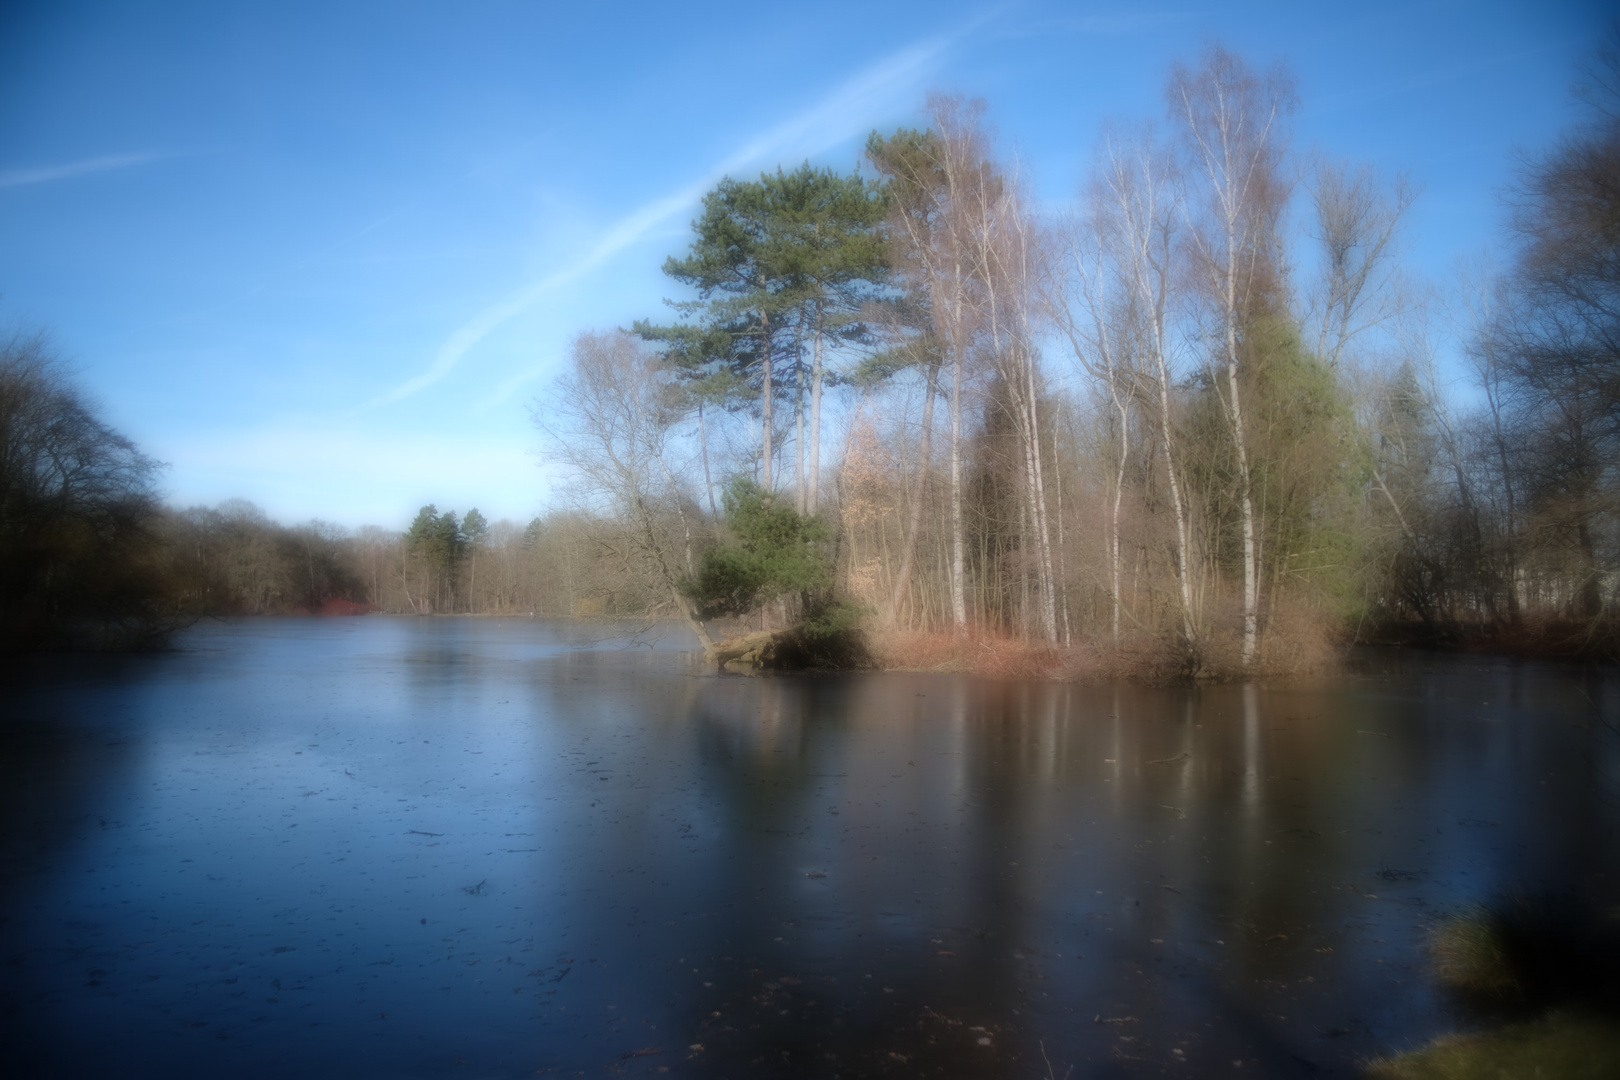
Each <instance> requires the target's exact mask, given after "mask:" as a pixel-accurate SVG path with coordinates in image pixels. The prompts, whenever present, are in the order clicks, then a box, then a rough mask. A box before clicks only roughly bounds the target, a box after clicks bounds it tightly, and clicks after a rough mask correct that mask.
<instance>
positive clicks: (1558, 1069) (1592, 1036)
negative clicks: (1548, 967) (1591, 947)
mask: <svg viewBox="0 0 1620 1080" xmlns="http://www.w3.org/2000/svg"><path fill="white" fill-rule="evenodd" d="M1365 1075H1366V1077H1367V1080H1613V1078H1614V1077H1617V1076H1620V1026H1617V1025H1616V1024H1615V1022H1614V1021H1613V1019H1611V1018H1609V1017H1603V1016H1594V1015H1591V1014H1585V1013H1573V1012H1554V1013H1549V1014H1548V1015H1547V1016H1545V1017H1543V1018H1542V1019H1540V1020H1533V1021H1531V1022H1529V1023H1524V1024H1513V1025H1511V1026H1509V1027H1505V1028H1501V1029H1500V1030H1497V1031H1481V1032H1473V1033H1468V1034H1460V1035H1447V1036H1444V1037H1443V1038H1439V1039H1436V1040H1434V1041H1433V1042H1432V1043H1430V1044H1429V1045H1427V1046H1425V1047H1423V1048H1422V1049H1420V1050H1414V1051H1412V1052H1411V1053H1407V1054H1401V1055H1399V1056H1397V1057H1392V1058H1384V1059H1382V1060H1379V1061H1374V1062H1372V1063H1371V1064H1369V1065H1368V1066H1367V1070H1366V1074H1365Z"/></svg>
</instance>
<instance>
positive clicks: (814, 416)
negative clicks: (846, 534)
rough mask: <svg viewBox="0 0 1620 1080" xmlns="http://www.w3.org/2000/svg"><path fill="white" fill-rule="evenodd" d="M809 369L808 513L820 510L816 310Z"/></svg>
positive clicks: (818, 326)
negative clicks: (813, 340) (814, 336)
mask: <svg viewBox="0 0 1620 1080" xmlns="http://www.w3.org/2000/svg"><path fill="white" fill-rule="evenodd" d="M813 348H814V352H813V354H812V357H813V358H812V360H811V365H812V366H811V369H810V512H811V513H812V514H814V513H818V512H819V511H820V510H821V501H820V493H819V489H820V485H821V309H820V308H819V307H818V308H817V309H816V339H815V344H814V346H813Z"/></svg>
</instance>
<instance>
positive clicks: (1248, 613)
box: [1166, 45, 1294, 667]
mask: <svg viewBox="0 0 1620 1080" xmlns="http://www.w3.org/2000/svg"><path fill="white" fill-rule="evenodd" d="M1166 96H1167V97H1168V99H1169V104H1170V113H1171V116H1172V117H1173V118H1174V119H1175V120H1176V121H1177V122H1178V124H1179V126H1180V128H1181V133H1182V139H1183V144H1184V147H1185V150H1186V156H1187V159H1188V168H1189V172H1190V173H1194V174H1196V175H1197V176H1198V178H1199V183H1198V184H1197V185H1196V190H1197V192H1198V197H1197V209H1198V210H1199V211H1200V214H1199V217H1198V218H1197V220H1196V221H1195V222H1194V225H1195V227H1194V228H1191V229H1189V230H1188V236H1189V239H1190V240H1191V247H1192V251H1193V255H1194V259H1195V266H1196V272H1197V274H1198V277H1199V279H1200V284H1201V285H1202V287H1203V289H1204V292H1205V295H1206V297H1207V300H1208V302H1209V303H1210V305H1211V307H1212V308H1213V316H1214V322H1215V328H1214V330H1215V333H1216V334H1217V335H1218V337H1219V345H1218V346H1217V347H1215V348H1213V349H1210V350H1209V362H1210V363H1211V365H1212V366H1213V367H1214V368H1215V369H1216V371H1217V372H1218V374H1216V375H1215V385H1216V394H1217V396H1218V397H1219V399H1220V403H1221V410H1222V413H1223V415H1224V417H1225V419H1226V423H1227V427H1228V430H1229V433H1230V435H1231V441H1232V453H1233V456H1234V459H1235V466H1236V476H1237V493H1236V494H1237V503H1238V508H1239V514H1240V524H1241V529H1242V534H1243V651H1242V658H1243V664H1244V666H1245V667H1247V666H1249V665H1250V664H1251V663H1252V662H1253V661H1254V656H1255V651H1256V648H1257V645H1258V641H1259V620H1260V552H1259V529H1258V528H1257V525H1256V522H1255V512H1254V498H1253V491H1252V481H1251V477H1250V471H1249V448H1248V445H1247V435H1246V432H1245V430H1244V412H1243V395H1242V392H1241V390H1240V386H1241V382H1240V370H1239V369H1240V367H1241V366H1242V355H1243V354H1242V344H1241V343H1242V338H1243V334H1244V330H1245V324H1246V322H1248V321H1249V320H1252V319H1253V318H1254V317H1256V316H1257V315H1258V314H1260V311H1259V309H1260V308H1261V306H1262V305H1264V304H1266V303H1267V302H1274V301H1275V292H1276V290H1277V289H1278V288H1279V284H1280V283H1279V277H1278V275H1279V273H1280V266H1279V265H1278V264H1279V259H1278V257H1277V243H1278V237H1277V217H1278V215H1279V214H1280V212H1281V210H1282V206H1283V203H1284V202H1285V200H1286V195H1287V191H1286V185H1285V183H1284V181H1283V179H1282V176H1281V170H1280V164H1281V158H1282V152H1283V143H1284V132H1283V124H1284V122H1285V120H1286V117H1287V115H1288V113H1289V112H1290V111H1291V110H1292V107H1293V100H1294V97H1293V85H1292V82H1291V81H1290V79H1289V78H1288V77H1287V75H1285V74H1284V73H1282V72H1281V71H1274V72H1272V73H1271V74H1269V75H1267V76H1264V77H1261V76H1258V75H1256V74H1255V73H1254V72H1253V71H1251V70H1250V68H1249V66H1248V64H1246V63H1245V62H1244V61H1243V60H1242V58H1240V57H1238V56H1236V55H1234V54H1232V53H1229V52H1227V51H1226V50H1225V49H1223V48H1221V47H1220V46H1219V45H1216V46H1213V47H1211V48H1210V49H1209V51H1208V52H1207V53H1206V54H1205V56H1204V60H1203V62H1202V63H1201V64H1200V65H1199V67H1197V68H1196V69H1189V68H1185V67H1182V66H1180V65H1177V66H1176V67H1175V68H1174V69H1173V71H1172V73H1171V76H1170V85H1169V88H1168V91H1167V94H1166ZM1221 375H1224V376H1225V386H1224V388H1222V387H1221V385H1220V383H1221V378H1220V376H1221Z"/></svg>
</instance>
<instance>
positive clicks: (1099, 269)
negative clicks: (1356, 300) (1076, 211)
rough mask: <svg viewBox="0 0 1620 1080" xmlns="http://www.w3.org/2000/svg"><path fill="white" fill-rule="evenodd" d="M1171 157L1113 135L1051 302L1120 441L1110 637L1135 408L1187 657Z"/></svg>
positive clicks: (1186, 544)
mask: <svg viewBox="0 0 1620 1080" xmlns="http://www.w3.org/2000/svg"><path fill="white" fill-rule="evenodd" d="M1180 199H1181V196H1180V192H1179V190H1178V188H1177V186H1176V183H1175V174H1174V170H1173V167H1172V163H1171V161H1170V159H1169V158H1168V157H1167V156H1166V155H1165V154H1163V153H1162V152H1161V151H1159V150H1158V149H1157V148H1156V146H1155V144H1154V141H1153V138H1152V135H1151V133H1150V132H1148V131H1145V130H1144V131H1143V132H1142V133H1141V134H1140V135H1139V136H1138V137H1136V138H1135V139H1122V138H1118V137H1116V136H1112V135H1111V136H1109V137H1108V139H1107V140H1106V141H1105V144H1104V150H1103V153H1102V156H1101V158H1100V160H1099V162H1098V167H1097V170H1096V174H1095V176H1094V179H1093V181H1092V184H1091V187H1090V192H1089V195H1088V204H1089V205H1088V210H1087V214H1086V217H1085V218H1084V219H1083V220H1081V221H1079V222H1075V223H1074V225H1073V227H1072V229H1071V231H1070V234H1069V242H1068V247H1067V257H1068V258H1067V262H1068V266H1067V267H1066V269H1067V273H1066V274H1065V275H1064V278H1063V281H1064V283H1065V285H1066V286H1067V289H1068V290H1069V292H1068V293H1067V294H1066V295H1065V296H1063V297H1062V298H1061V299H1060V300H1059V302H1057V303H1054V304H1053V311H1054V313H1055V315H1056V318H1057V323H1058V326H1059V327H1060V329H1061V330H1062V331H1063V333H1064V335H1065V336H1066V338H1067V339H1068V341H1069V345H1070V348H1071V350H1072V352H1073V353H1074V356H1075V359H1076V361H1077V362H1079V364H1080V365H1081V367H1082V368H1083V369H1084V370H1085V371H1086V372H1087V373H1088V374H1089V375H1090V376H1091V377H1092V378H1093V379H1096V380H1097V381H1099V382H1101V383H1102V384H1103V386H1104V387H1105V388H1106V390H1107V393H1108V398H1109V402H1110V405H1111V407H1112V411H1113V413H1114V415H1115V418H1116V420H1115V422H1116V424H1117V425H1118V431H1117V435H1118V437H1119V450H1118V459H1117V460H1116V462H1115V463H1114V464H1115V475H1114V480H1113V483H1112V485H1111V487H1112V491H1111V496H1110V500H1109V502H1110V512H1109V517H1110V520H1109V530H1108V567H1109V582H1110V587H1109V591H1110V595H1111V598H1112V601H1113V605H1112V606H1113V612H1112V617H1111V620H1110V623H1111V629H1112V633H1113V636H1114V637H1115V639H1116V640H1117V638H1118V636H1119V614H1120V610H1121V607H1122V599H1121V587H1120V537H1119V517H1120V504H1121V502H1122V500H1123V497H1124V485H1125V471H1126V467H1127V463H1128V458H1129V435H1130V425H1131V415H1132V412H1133V409H1134V407H1135V406H1136V404H1137V403H1138V402H1139V401H1140V402H1142V403H1143V404H1144V405H1145V406H1146V407H1148V408H1150V409H1151V410H1152V413H1151V416H1152V420H1153V426H1154V428H1155V429H1156V431H1157V436H1158V442H1159V452H1160V454H1161V455H1162V456H1163V458H1164V465H1165V479H1166V486H1167V488H1168V492H1169V500H1170V508H1171V513H1172V517H1173V519H1174V527H1175V533H1174V540H1173V544H1174V549H1173V551H1172V552H1171V562H1172V564H1173V566H1174V569H1175V576H1176V585H1177V598H1178V602H1179V604H1178V607H1179V616H1180V618H1179V622H1180V629H1181V635H1182V639H1183V645H1184V647H1185V648H1186V649H1187V650H1188V652H1189V654H1192V653H1195V652H1196V649H1197V644H1198V635H1197V632H1196V620H1195V617H1194V608H1193V582H1192V567H1193V560H1192V559H1191V557H1190V548H1191V539H1190V531H1189V525H1188V515H1187V506H1186V499H1185V495H1184V484H1183V481H1182V478H1181V475H1180V468H1181V467H1180V464H1179V461H1180V450H1179V448H1178V447H1177V445H1176V442H1175V439H1174V436H1173V423H1172V412H1171V388H1172V372H1171V348H1172V346H1171V337H1170V325H1169V312H1170V302H1171V288H1172V285H1173V283H1174V281H1175V279H1176V277H1177V275H1178V273H1179V264H1178V262H1177V260H1176V254H1177V251H1178V245H1177V240H1178V233H1179V226H1178V223H1179V221H1180V220H1181V218H1182V216H1183V212H1182V208H1181V202H1180Z"/></svg>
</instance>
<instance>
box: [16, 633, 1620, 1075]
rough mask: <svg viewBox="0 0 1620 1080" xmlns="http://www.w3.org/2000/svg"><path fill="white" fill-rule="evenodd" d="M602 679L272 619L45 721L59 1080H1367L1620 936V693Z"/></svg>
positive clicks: (1380, 665)
mask: <svg viewBox="0 0 1620 1080" xmlns="http://www.w3.org/2000/svg"><path fill="white" fill-rule="evenodd" d="M679 644H680V642H679V641H677V640H666V641H664V642H661V643H654V645H655V647H652V648H647V647H643V646H637V647H634V648H630V649H617V648H610V647H606V646H605V644H604V642H603V641H602V640H601V635H600V632H598V631H590V630H586V629H582V628H580V627H577V626H561V627H559V626H546V625H544V624H535V623H529V622H498V621H493V620H390V619H365V620H348V621H311V620H304V621H299V620H287V621H276V620H261V621H254V622H248V623H241V624H233V625H227V626H222V627H208V628H200V630H199V633H197V634H196V635H195V636H194V637H193V638H192V639H191V641H189V642H188V646H189V647H188V648H187V649H186V650H185V651H182V652H179V653H176V654H172V655H168V656H162V657H149V658H143V659H140V660H136V661H127V660H126V661H120V662H117V663H112V664H109V663H106V662H104V661H95V660H84V659H80V660H72V661H63V662H61V663H60V664H59V665H58V666H57V667H56V668H55V669H54V670H52V671H47V672H46V673H44V674H43V675H30V676H27V677H24V676H22V675H20V674H18V673H14V674H13V675H12V677H11V679H12V683H13V686H14V693H12V694H11V695H10V699H9V700H10V701H11V706H10V707H9V708H8V711H7V717H6V724H7V727H6V738H7V739H8V742H7V744H6V745H7V751H6V755H5V763H6V767H7V769H8V770H9V772H8V774H7V777H6V779H7V780H8V781H9V782H8V783H7V785H6V788H5V790H6V791H7V792H8V793H11V794H12V795H13V796H15V797H13V798H11V799H9V801H8V802H6V803H5V804H4V806H5V814H6V816H5V818H4V829H3V831H0V843H3V844H4V847H3V848H0V851H3V853H4V857H5V860H6V863H5V865H6V871H7V872H6V874H5V880H6V881H7V883H8V886H7V891H6V892H5V893H4V894H3V902H4V905H5V910H4V912H3V914H4V917H5V921H4V923H3V924H0V934H3V935H4V944H5V956H6V962H7V964H8V968H7V972H8V977H7V979H6V981H5V987H4V991H3V995H4V997H3V1009H4V1016H5V1019H4V1020H3V1021H0V1023H3V1024H4V1031H5V1037H6V1039H7V1043H8V1045H11V1046H14V1047H18V1048H20V1049H19V1051H18V1052H19V1053H20V1054H21V1055H22V1061H23V1064H24V1065H25V1066H26V1069H28V1070H32V1071H34V1072H38V1073H41V1074H52V1075H62V1074H65V1073H66V1074H71V1073H75V1072H77V1073H82V1074H103V1073H106V1072H110V1071H113V1070H114V1069H116V1070H117V1071H118V1072H120V1073H121V1074H125V1075H128V1074H131V1073H133V1074H135V1075H148V1074H149V1075H154V1076H157V1075H173V1074H175V1073H176V1072H177V1071H187V1072H196V1071H205V1072H221V1071H226V1070H229V1071H232V1072H235V1073H239V1074H244V1075H249V1076H257V1075H271V1074H285V1073H288V1072H293V1073H300V1074H313V1075H353V1074H366V1075H377V1074H386V1075H423V1076H430V1075H431V1076H439V1075H450V1074H458V1073H459V1072H461V1071H470V1072H472V1073H476V1074H478V1075H490V1076H507V1075H510V1076H516V1075H532V1074H533V1073H534V1072H535V1071H536V1070H537V1069H558V1070H561V1071H563V1072H567V1073H576V1072H584V1073H586V1074H587V1075H606V1074H610V1073H612V1074H618V1073H628V1074H632V1075H637V1074H641V1073H656V1072H657V1071H658V1070H659V1069H660V1068H664V1069H668V1070H669V1071H670V1072H673V1073H676V1074H684V1075H691V1076H711V1075H712V1076H723V1075H739V1074H743V1073H760V1074H764V1075H805V1076H830V1075H851V1076H853V1075H862V1074H866V1075H872V1074H876V1073H880V1072H884V1071H891V1072H894V1073H895V1074H909V1073H913V1072H915V1073H928V1074H939V1073H943V1074H944V1075H956V1076H1004V1075H1014V1074H1022V1073H1033V1074H1041V1073H1044V1072H1045V1064H1044V1062H1043V1061H1042V1057H1041V1055H1042V1054H1043V1053H1044V1054H1045V1055H1046V1058H1047V1059H1049V1060H1050V1061H1051V1062H1052V1064H1053V1067H1054V1070H1055V1072H1056V1073H1057V1074H1058V1075H1061V1074H1062V1073H1063V1072H1064V1071H1065V1070H1066V1069H1068V1068H1069V1067H1070V1066H1073V1067H1074V1075H1075V1076H1081V1077H1083V1076H1113V1075H1138V1074H1142V1075H1146V1074H1149V1073H1152V1074H1157V1073H1158V1072H1159V1070H1160V1069H1162V1068H1167V1067H1170V1066H1172V1065H1177V1064H1179V1065H1183V1066H1185V1067H1187V1069H1188V1070H1189V1071H1190V1072H1193V1073H1195V1074H1203V1073H1207V1072H1210V1071H1213V1070H1215V1069H1216V1068H1219V1069H1221V1070H1223V1071H1224V1070H1230V1069H1233V1067H1234V1065H1233V1063H1234V1062H1241V1063H1242V1064H1241V1065H1240V1066H1238V1068H1241V1069H1242V1070H1244V1071H1245V1072H1246V1073H1255V1072H1258V1073H1260V1074H1261V1075H1292V1074H1294V1073H1295V1072H1297V1071H1299V1070H1302V1069H1306V1068H1311V1069H1315V1070H1317V1075H1335V1074H1340V1075H1348V1074H1350V1073H1353V1071H1354V1068H1355V1065H1356V1063H1357V1062H1358V1061H1360V1060H1363V1059H1365V1058H1367V1057H1370V1056H1372V1055H1373V1054H1375V1053H1378V1052H1380V1051H1383V1050H1386V1049H1390V1048H1402V1047H1405V1046H1408V1045H1411V1044H1412V1043H1414V1042H1416V1041H1420V1040H1422V1039H1425V1038H1427V1037H1429V1036H1431V1035H1432V1034H1434V1033H1435V1032H1437V1031H1439V1030H1443V1029H1444V1028H1445V1027H1446V1026H1447V1025H1448V1024H1449V1023H1451V1022H1452V1019H1453V1018H1452V1016H1451V1015H1450V1014H1449V1012H1448V1006H1447V1005H1446V1004H1445V1002H1444V1001H1443V1000H1441V998H1440V997H1439V996H1438V995H1437V994H1436V993H1435V991H1434V989H1433V987H1432V985H1431V984H1430V982H1429V980H1428V978H1427V976H1426V974H1425V972H1424V970H1423V968H1422V958H1421V955H1420V945H1421V942H1422V940H1423V935H1424V933H1425V932H1426V929H1427V927H1428V926H1429V925H1431V923H1432V921H1433V920H1434V919H1435V918H1436V917H1437V916H1438V915H1440V914H1443V913H1444V912H1446V911H1448V910H1451V909H1452V908H1454V907H1455V906H1456V905H1457V904H1459V903H1461V902H1463V901H1466V900H1470V899H1475V898H1482V897H1484V896H1487V895H1490V894H1491V893H1492V892H1493V891H1495V890H1499V889H1502V888H1503V887H1513V888H1526V889H1535V890H1541V891H1545V890H1549V889H1551V890H1562V891H1570V892H1575V893H1578V894H1581V895H1584V896H1587V897H1589V898H1591V899H1593V900H1595V901H1597V902H1601V903H1612V902H1614V899H1616V897H1615V896H1614V885H1613V882H1612V881H1611V880H1610V879H1609V878H1608V877H1605V876H1604V875H1605V874H1606V873H1610V871H1609V869H1608V868H1610V867H1612V866H1613V865H1615V855H1616V854H1617V852H1616V850H1615V849H1616V846H1617V845H1616V839H1615V836H1616V833H1615V828H1614V826H1615V824H1616V817H1617V809H1616V808H1617V800H1616V798H1615V792H1616V787H1615V783H1614V779H1615V777H1616V776H1617V775H1620V772H1617V765H1620V757H1617V729H1616V721H1615V716H1614V715H1613V711H1612V705H1611V703H1612V702H1613V701H1614V700H1615V695H1614V692H1615V688H1614V686H1613V680H1614V677H1613V675H1612V674H1596V675H1594V674H1592V673H1590V672H1564V671H1560V670H1557V669H1553V668H1548V667H1537V666H1532V665H1518V664H1508V663H1500V662H1484V661H1478V660H1473V659H1449V660H1428V661H1421V660H1420V661H1414V660H1412V659H1410V658H1408V657H1404V656H1399V655H1397V656H1394V657H1379V658H1376V660H1374V661H1369V666H1367V667H1366V669H1365V670H1363V671H1361V672H1360V673H1359V674H1357V675H1355V676H1353V677H1349V678H1346V679H1342V680H1337V681H1335V682H1334V683H1332V684H1331V685H1318V686H1294V687H1271V688H1267V687H1258V686H1215V687H1203V688H1191V689H1176V690H1166V689H1149V688H1141V687H1131V686H1108V687H1074V686H1062V685H1050V684H1035V683H1011V682H1009V683H1000V682H992V681H982V680H974V679H967V678H961V677H955V676H935V675H850V676H838V677H816V678H809V677H807V678H780V679H765V680H751V679H739V678H720V677H714V676H711V675H708V674H706V673H700V672H695V671H693V670H692V669H691V668H690V667H689V666H688V665H686V664H685V663H684V662H683V661H682V659H681V658H680V657H679V656H678V655H677V654H676V653H674V652H672V651H671V649H672V648H673V647H676V646H678V645H679Z"/></svg>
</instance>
